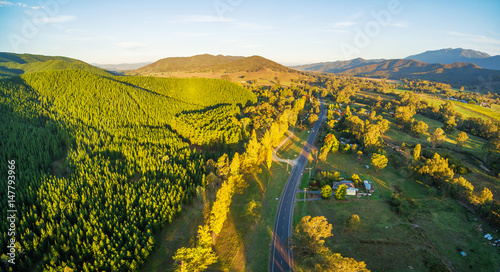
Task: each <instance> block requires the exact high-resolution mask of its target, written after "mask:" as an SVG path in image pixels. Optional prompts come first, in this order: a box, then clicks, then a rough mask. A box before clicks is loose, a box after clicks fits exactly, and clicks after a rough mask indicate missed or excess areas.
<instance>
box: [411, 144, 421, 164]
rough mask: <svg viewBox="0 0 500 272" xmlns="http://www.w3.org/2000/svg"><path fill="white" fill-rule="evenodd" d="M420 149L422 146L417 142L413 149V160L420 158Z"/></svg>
mask: <svg viewBox="0 0 500 272" xmlns="http://www.w3.org/2000/svg"><path fill="white" fill-rule="evenodd" d="M421 150H422V146H421V145H420V144H417V145H416V146H415V149H413V160H415V161H419V160H420V151H421Z"/></svg>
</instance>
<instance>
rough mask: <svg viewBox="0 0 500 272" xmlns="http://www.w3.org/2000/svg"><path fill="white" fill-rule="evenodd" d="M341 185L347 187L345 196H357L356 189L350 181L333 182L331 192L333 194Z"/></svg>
mask: <svg viewBox="0 0 500 272" xmlns="http://www.w3.org/2000/svg"><path fill="white" fill-rule="evenodd" d="M341 184H344V185H345V186H347V195H351V196H355V195H357V194H358V189H357V188H356V186H354V183H353V182H352V181H350V180H343V181H340V182H334V183H333V184H332V190H333V191H334V192H335V191H336V190H337V188H338V187H339V186H340V185H341Z"/></svg>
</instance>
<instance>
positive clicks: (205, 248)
mask: <svg viewBox="0 0 500 272" xmlns="http://www.w3.org/2000/svg"><path fill="white" fill-rule="evenodd" d="M174 260H175V261H177V262H178V264H177V265H176V271H181V272H184V271H185V272H188V271H189V272H190V271H205V270H206V269H207V268H208V266H210V265H211V264H213V263H215V262H216V261H217V256H216V255H215V253H214V252H213V250H212V237H211V235H210V228H209V227H208V226H200V227H199V228H198V243H197V245H196V247H193V248H185V247H182V248H179V249H178V250H177V252H176V253H175V256H174Z"/></svg>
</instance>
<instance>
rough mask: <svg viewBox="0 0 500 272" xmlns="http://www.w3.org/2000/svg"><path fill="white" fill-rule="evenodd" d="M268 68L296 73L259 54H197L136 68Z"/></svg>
mask: <svg viewBox="0 0 500 272" xmlns="http://www.w3.org/2000/svg"><path fill="white" fill-rule="evenodd" d="M263 70H269V71H273V72H285V73H297V71H296V70H293V69H291V68H288V67H285V66H283V65H281V64H279V63H276V62H274V61H271V60H268V59H266V58H263V57H260V56H251V57H235V56H222V55H218V56H213V55H208V54H206V55H197V56H193V57H184V58H165V59H161V60H159V61H157V62H155V63H152V64H150V65H147V66H145V67H143V68H140V69H137V70H136V71H137V72H138V73H145V72H172V71H188V72H205V71H211V72H223V73H235V72H258V71H263Z"/></svg>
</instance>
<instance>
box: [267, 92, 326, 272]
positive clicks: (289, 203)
mask: <svg viewBox="0 0 500 272" xmlns="http://www.w3.org/2000/svg"><path fill="white" fill-rule="evenodd" d="M324 117H325V105H324V104H323V102H322V101H321V111H320V114H319V119H318V121H317V122H316V123H315V124H314V128H313V130H312V132H311V134H310V135H309V138H308V139H307V143H306V144H305V146H304V148H303V149H302V152H301V153H300V156H299V158H298V159H297V164H296V165H295V166H293V168H292V171H291V173H290V177H288V181H287V182H286V185H285V188H284V189H283V192H282V193H281V198H280V201H279V204H278V210H277V212H276V217H275V219H274V229H273V237H272V240H271V252H270V255H271V256H270V258H269V271H271V272H275V271H290V270H292V267H293V266H294V265H293V254H292V250H291V249H289V247H288V238H289V237H290V236H291V235H292V220H293V209H294V207H295V196H296V194H297V187H298V186H299V183H300V180H301V177H302V173H303V172H304V168H305V167H306V164H307V158H308V157H309V153H310V150H311V149H312V148H313V144H314V141H315V140H316V136H317V135H318V130H319V127H320V125H321V122H322V121H323V119H324Z"/></svg>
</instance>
